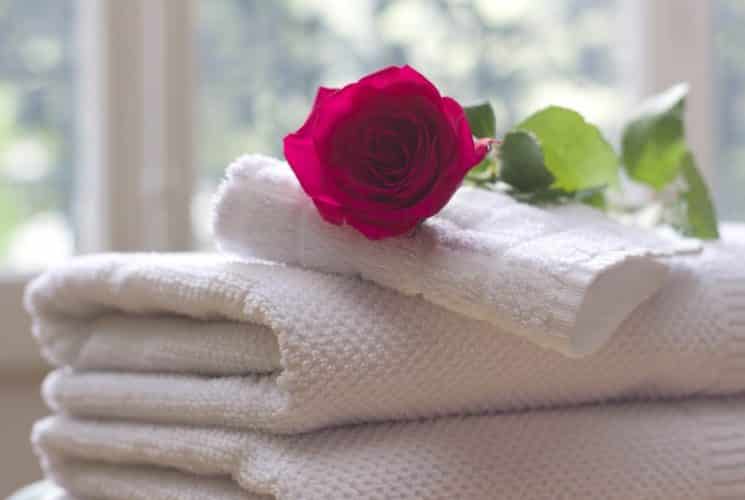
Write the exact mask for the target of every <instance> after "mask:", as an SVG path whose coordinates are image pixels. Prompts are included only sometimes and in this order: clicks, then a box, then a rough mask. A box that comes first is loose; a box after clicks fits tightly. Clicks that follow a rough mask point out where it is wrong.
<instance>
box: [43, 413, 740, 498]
mask: <svg viewBox="0 0 745 500" xmlns="http://www.w3.org/2000/svg"><path fill="white" fill-rule="evenodd" d="M744 416H745V403H744V402H743V401H713V400H712V401H699V402H687V403H667V404H625V405H615V406H603V405H601V406H597V407H583V408H576V409H565V410H551V411H538V412H528V413H524V414H512V415H499V416H484V417H470V418H445V419H439V420H432V421H420V422H409V423H396V424H391V423H386V424H375V425H370V424H368V425H361V426H355V427H346V428H337V429H332V430H326V431H319V432H314V433H307V434H301V435H294V436H276V435H268V434H261V433H253V432H248V431H242V432H241V431H226V430H221V429H216V428H199V427H168V426H158V425H147V424H133V423H122V422H96V421H76V420H73V419H69V418H65V417H52V418H49V419H46V420H43V421H41V422H40V423H38V424H37V425H36V426H35V429H34V442H35V444H36V447H37V449H38V450H39V451H40V453H41V454H42V456H43V457H44V463H45V467H46V471H47V473H48V474H49V475H50V476H51V477H52V478H53V479H54V480H55V481H56V482H57V483H59V484H60V485H61V486H62V487H64V488H66V489H67V490H68V491H69V492H70V493H72V494H73V495H76V496H81V497H95V498H106V499H111V500H118V499H121V500H124V499H140V498H142V499H145V498H147V499H148V500H159V499H172V498H179V499H182V498H210V499H214V500H221V499H228V498H230V499H233V498H244V497H240V496H237V493H236V490H235V486H236V485H237V486H240V487H241V488H242V489H243V490H245V491H246V492H247V493H250V494H254V495H273V498H276V499H277V500H298V499H308V500H310V499H320V498H323V499H345V500H346V499H350V498H355V499H382V498H397V499H417V500H419V499H423V498H426V499H430V500H435V499H443V500H444V499H447V500H451V499H454V498H468V499H473V500H481V499H494V498H499V499H500V500H511V499H515V500H517V499H519V500H545V499H549V498H566V499H580V498H587V499H590V498H592V499H603V500H614V499H617V500H653V499H654V500H657V499H676V500H686V499H690V500H701V499H704V498H707V499H718V500H724V499H733V500H734V499H736V498H744V497H745V418H743V417H744ZM107 464H108V465H107ZM133 467H135V468H133ZM158 467H161V468H163V467H167V468H169V469H172V470H176V471H179V472H180V474H179V475H177V473H174V472H167V471H165V470H163V469H158ZM188 477H191V478H192V479H191V481H189V480H188V479H187V478H188ZM207 478H213V479H212V480H208V479H207ZM218 480H221V482H218ZM182 481H183V482H182ZM231 485H233V488H232V489H231ZM179 488H182V489H180V490H178V489H179ZM187 488H194V490H193V493H192V494H191V495H187V496H183V497H182V496H179V494H174V493H173V492H174V491H177V490H178V491H186V489H187ZM197 492H198V493H199V494H197ZM245 498H255V497H253V496H246V497H245ZM262 498H264V497H262Z"/></svg>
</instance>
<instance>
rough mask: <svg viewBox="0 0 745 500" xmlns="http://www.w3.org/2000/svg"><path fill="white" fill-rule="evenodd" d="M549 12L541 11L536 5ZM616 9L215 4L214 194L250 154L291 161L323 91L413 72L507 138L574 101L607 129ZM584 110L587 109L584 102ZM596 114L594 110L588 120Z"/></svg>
mask: <svg viewBox="0 0 745 500" xmlns="http://www.w3.org/2000/svg"><path fill="white" fill-rule="evenodd" d="M538 4H540V7H541V8H540V9H536V8H535V7H536V5H538ZM615 4H616V2H615V1H614V0H556V1H551V2H537V1H536V0H522V1H518V0H515V1H510V2H499V1H494V0H473V1H462V0H355V2H353V5H354V8H350V5H351V4H350V2H348V1H347V0H284V1H278V2H264V1H258V0H252V1H249V0H210V1H202V2H200V3H199V8H200V14H199V34H198V36H199V41H198V48H199V64H200V78H201V88H200V112H201V121H200V126H201V133H200V143H199V146H200V148H201V167H202V169H203V170H202V174H203V180H204V181H205V182H206V185H205V189H210V187H209V186H210V185H211V184H212V183H214V182H216V180H217V179H218V178H219V177H220V176H221V174H222V172H223V170H224V168H225V166H226V165H227V164H228V163H229V162H230V161H231V160H232V159H234V158H235V157H236V156H237V155H239V154H241V153H245V152H263V153H268V154H274V155H278V156H280V155H281V154H282V151H281V144H282V138H283V137H284V135H286V134H287V133H288V132H291V131H294V130H295V129H297V128H298V127H299V126H300V125H301V124H302V122H303V121H304V118H305V116H306V114H307V112H308V110H309V109H310V106H311V102H312V99H313V97H314V93H315V90H316V88H317V87H318V86H319V85H324V86H332V87H333V86H339V85H343V84H345V83H348V82H351V81H354V80H356V79H357V78H359V77H360V76H362V75H364V74H366V73H368V72H371V71H374V70H376V69H378V68H380V67H383V66H387V65H391V64H404V63H408V64H411V65H413V66H414V67H415V68H417V69H418V70H419V71H421V72H422V73H424V74H425V75H426V76H427V77H428V78H430V79H432V80H433V81H434V82H435V84H436V85H438V86H439V87H440V89H441V90H443V92H444V93H445V94H447V95H451V96H453V97H455V98H456V99H458V100H459V101H460V102H461V103H463V104H470V103H474V102H478V101H483V100H484V99H489V100H490V101H491V102H492V104H493V105H494V107H495V109H496V111H497V117H496V118H497V123H498V124H500V126H501V127H502V130H501V132H505V131H506V129H507V128H509V126H511V124H514V123H515V121H516V120H517V119H518V118H520V117H522V116H526V115H527V114H529V112H531V111H535V110H536V109H538V108H539V107H541V106H543V105H546V104H548V100H546V98H547V97H549V96H551V95H553V99H554V100H556V99H561V98H562V97H564V98H567V99H568V100H570V101H573V102H570V103H567V104H572V105H574V107H575V108H579V109H580V110H582V111H588V114H589V115H590V116H591V117H592V119H593V120H594V121H596V122H600V123H601V124H609V123H610V122H612V121H614V120H615V119H617V116H616V115H617V112H618V111H620V110H621V109H622V108H621V106H622V101H623V100H622V99H618V97H617V95H615V97H613V96H614V94H616V90H617V89H615V88H614V87H615V85H616V83H617V82H618V79H619V75H618V74H617V71H616V68H617V67H618V64H617V63H616V61H615V60H614V58H613V54H614V53H613V51H612V50H611V47H612V45H613V44H614V42H615V41H614V40H613V38H612V33H614V32H617V30H615V29H614V25H613V24H614V12H615V10H614V7H615ZM578 103H579V104H578ZM588 108H589V110H588Z"/></svg>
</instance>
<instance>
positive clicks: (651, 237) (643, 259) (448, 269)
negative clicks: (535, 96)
mask: <svg viewBox="0 0 745 500" xmlns="http://www.w3.org/2000/svg"><path fill="white" fill-rule="evenodd" d="M214 232H215V236H216V238H217V240H218V243H219V245H220V247H221V248H222V249H223V250H224V251H227V252H229V253H233V254H236V255H239V256H241V257H251V258H256V257H258V258H262V259H269V260H274V261H279V262H283V263H287V264H292V265H300V266H304V267H309V268H314V269H318V270H322V271H328V272H337V273H344V274H359V275H361V276H362V277H364V278H366V279H369V280H371V281H374V282H376V283H378V284H380V285H383V286H385V287H388V288H392V289H395V290H397V291H399V292H402V293H404V294H407V295H421V296H422V297H423V298H425V299H426V300H428V301H430V302H433V303H435V304H437V305H439V306H441V307H444V308H447V309H449V310H451V311H454V312H457V313H460V314H463V315H466V316H468V317H471V318H474V319H478V320H485V321H488V322H489V323H491V324H493V325H495V326H496V327H498V328H499V329H501V330H503V331H507V332H510V333H514V334H517V335H522V336H525V337H526V338H528V339H529V340H531V341H532V342H535V343H536V344H539V345H541V346H543V347H547V348H550V349H554V350H557V351H559V352H561V353H563V354H566V355H568V356H583V355H586V354H589V353H592V352H594V351H596V350H597V349H599V348H600V347H601V346H602V345H603V344H605V342H606V341H607V340H608V339H609V338H610V336H611V335H612V334H613V332H614V331H616V329H617V328H618V326H619V325H620V324H621V323H622V322H623V321H624V319H626V317H627V316H628V315H629V314H630V313H631V311H633V310H634V309H635V308H636V307H637V306H638V305H639V304H641V303H642V302H644V301H645V300H646V299H647V298H649V297H650V296H651V295H652V294H654V293H655V292H656V291H657V290H659V288H660V287H661V285H662V283H663V281H664V279H665V276H666V271H667V265H666V264H665V263H664V262H662V261H660V260H658V259H656V258H655V257H663V256H669V255H673V254H677V253H685V252H693V251H697V250H698V249H699V246H698V244H697V243H695V242H692V241H690V240H682V239H666V238H663V237H661V236H659V235H657V234H655V233H652V232H649V231H644V230H641V229H636V228H628V227H626V226H623V225H621V224H617V223H615V222H614V221H612V220H610V219H608V218H606V217H605V216H603V215H602V214H600V213H598V212H596V211H594V210H592V209H590V208H588V207H584V206H563V207H557V208H554V209H551V210H543V209H540V208H536V207H533V206H529V205H526V204H522V203H517V202H515V201H513V200H512V199H511V198H509V197H508V196H506V195H504V194H501V193H496V192H488V191H484V190H477V189H469V188H462V189H461V190H460V191H459V192H458V193H457V194H456V196H455V197H454V198H453V200H452V201H451V202H450V203H449V204H448V205H447V206H446V207H445V209H444V210H443V211H442V212H441V213H440V214H439V215H437V216H435V217H433V218H431V219H429V220H428V221H427V222H426V223H425V224H424V225H423V226H421V227H420V228H419V229H418V230H417V232H416V233H415V234H413V235H411V236H409V237H401V238H392V239H387V240H384V241H376V242H370V241H368V240H366V239H365V238H364V237H363V236H362V235H360V234H358V233H356V232H355V231H354V230H352V229H350V228H348V227H339V226H334V225H331V224H328V223H326V222H324V221H323V220H322V219H321V217H320V216H319V215H318V213H317V212H316V210H315V208H314V207H313V203H312V201H311V200H310V198H308V197H307V196H305V194H304V193H303V191H302V189H301V187H300V185H299V183H298V182H297V180H296V179H295V177H294V176H293V174H292V171H291V170H290V169H289V167H288V166H287V165H286V164H285V163H283V162H280V161H279V160H276V159H273V158H269V157H265V156H259V155H251V156H245V157H242V158H240V159H238V160H237V161H236V162H235V163H233V164H232V165H231V166H230V167H228V170H227V178H226V180H225V181H224V182H223V184H222V186H221V188H220V190H219V192H218V195H217V202H216V208H215V218H214ZM495 330H496V329H495Z"/></svg>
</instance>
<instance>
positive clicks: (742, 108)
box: [714, 0, 745, 220]
mask: <svg viewBox="0 0 745 500" xmlns="http://www.w3.org/2000/svg"><path fill="white" fill-rule="evenodd" d="M715 9H716V10H715V12H714V19H715V20H714V22H715V23H716V29H715V30H714V36H715V40H714V54H715V58H716V59H715V61H714V67H715V68H716V70H717V74H716V86H715V91H714V99H715V106H716V108H715V115H714V116H715V119H716V122H715V123H716V127H717V128H716V130H715V137H716V138H717V141H716V143H715V144H714V148H715V151H716V153H717V164H716V176H715V179H714V181H715V183H716V184H715V188H716V189H715V192H716V196H717V200H716V201H717V206H718V208H719V215H720V217H722V218H725V219H735V220H745V1H743V0H716V6H715Z"/></svg>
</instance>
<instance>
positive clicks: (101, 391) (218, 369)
mask: <svg viewBox="0 0 745 500" xmlns="http://www.w3.org/2000/svg"><path fill="white" fill-rule="evenodd" d="M743 248H745V231H743V230H742V229H741V228H739V227H734V226H733V227H727V228H725V231H724V240H723V242H720V243H717V244H713V245H709V246H707V248H706V249H705V250H704V252H703V254H701V255H697V256H686V257H682V256H679V257H675V258H673V259H672V260H671V264H670V265H671V272H670V275H669V277H668V281H667V283H666V284H665V286H664V287H663V289H662V290H661V291H660V293H658V294H656V295H655V296H654V297H653V298H652V299H651V300H650V301H648V302H647V303H645V304H643V305H642V306H640V307H639V308H638V309H637V310H636V311H635V312H634V313H633V314H632V315H631V317H630V318H628V319H627V320H626V321H625V322H624V323H623V325H622V326H621V327H620V331H619V332H618V333H617V334H616V335H615V336H614V337H613V339H612V340H611V341H610V342H609V343H608V345H606V346H605V347H604V348H602V349H601V350H600V351H599V352H598V353H596V354H595V355H592V356H588V357H585V358H581V359H571V358H567V357H565V356H562V355H561V354H558V353H555V352H550V351H547V350H543V349H540V348H537V347H536V346H534V345H533V344H531V343H529V342H527V341H526V340H525V339H522V338H520V337H517V336H514V335H509V334H504V333H495V331H494V327H493V326H492V325H489V324H487V323H485V322H480V321H475V320H470V319H467V318H465V317H463V316H461V315H458V314H453V313H451V312H449V311H446V310H444V309H442V308H439V307H437V306H434V305H433V304H431V303H429V302H428V301H425V300H422V299H419V298H416V297H411V296H404V295H401V294H398V293H396V292H393V291H390V290H386V289H384V288H382V287H379V286H377V285H375V284H371V283H367V282H364V281H362V280H359V279H356V278H350V277H344V276H336V275H324V274H321V273H318V272H313V271H306V270H300V269H296V268H290V267H285V266H279V265H272V264H267V263H261V262H253V263H239V262H234V261H232V260H230V259H229V258H222V257H219V256H210V255H155V254H153V255H134V256H133V255H116V254H113V255H101V256H94V257H82V258H79V259H76V260H74V261H73V262H71V263H70V264H68V265H66V266H64V267H61V268H58V269H55V270H51V271H49V272H47V273H46V274H44V275H42V276H41V277H40V278H38V279H37V280H36V281H35V282H34V283H33V284H32V285H31V287H30V288H29V291H28V295H27V304H28V307H29V310H30V311H31V312H32V315H33V317H34V331H35V333H36V335H37V337H38V339H39V340H40V343H41V345H42V348H43V351H44V353H45V354H46V356H47V357H48V358H49V359H50V360H51V361H52V362H53V363H55V364H56V365H58V366H60V367H62V368H60V369H59V370H58V371H56V372H54V373H53V374H52V375H50V377H49V378H48V379H47V381H46V383H45V388H44V395H45V398H46V399H47V402H48V403H49V404H50V405H51V407H52V408H54V409H55V410H57V411H61V412H66V413H69V414H72V415H78V416H85V417H113V418H127V419H133V420H140V421H153V422H162V423H170V424H197V425H218V426H226V427H233V428H251V429H253V428H258V429H265V430H270V431H274V432H281V433H292V432H300V431H308V430H313V429H318V428H322V427H326V426H329V425H334V424H341V423H356V422H366V421H379V420H390V419H411V418H420V417H433V416H441V415H453V414H478V413H481V412H484V411H508V410H521V409H530V408H538V407H550V406H556V405H572V404H578V403H588V402H599V401H606V400H615V399H631V398H650V399H654V398H671V397H682V396H690V395H723V394H732V393H736V392H741V391H743V390H745V355H744V354H743V352H744V350H743V347H745V339H744V337H745V328H744V326H745V268H743V267H742V266H741V265H740V264H739V262H740V256H741V255H742V251H743Z"/></svg>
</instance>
